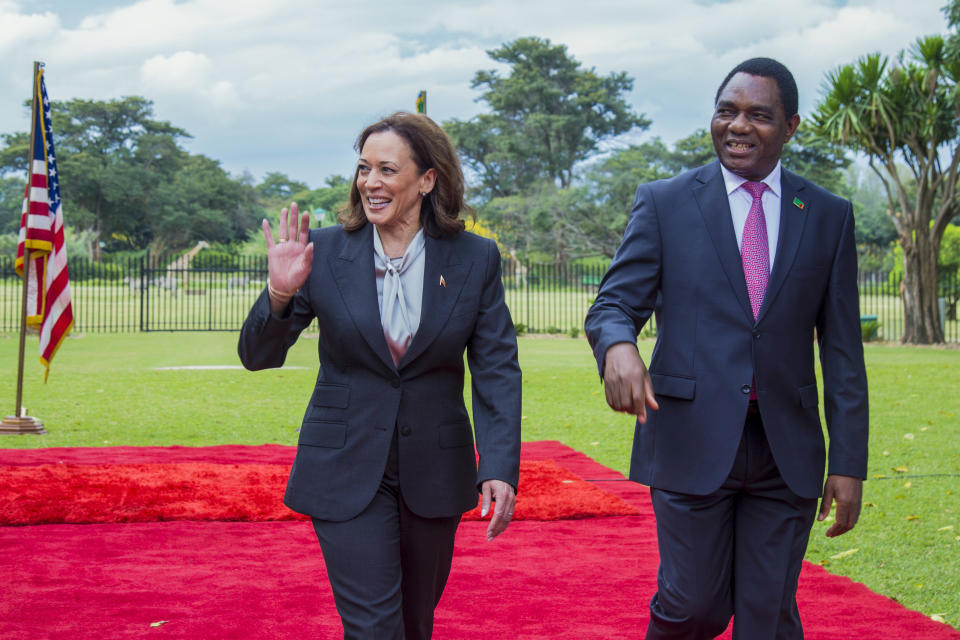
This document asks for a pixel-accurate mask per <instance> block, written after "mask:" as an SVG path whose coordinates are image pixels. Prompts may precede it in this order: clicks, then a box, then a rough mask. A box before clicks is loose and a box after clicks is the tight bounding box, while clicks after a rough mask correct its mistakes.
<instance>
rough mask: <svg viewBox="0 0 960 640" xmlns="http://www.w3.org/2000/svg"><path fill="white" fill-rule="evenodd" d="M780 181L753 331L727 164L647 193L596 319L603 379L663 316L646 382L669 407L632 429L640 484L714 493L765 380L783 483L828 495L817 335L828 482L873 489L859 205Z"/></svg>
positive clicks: (765, 412)
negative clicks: (831, 477)
mask: <svg viewBox="0 0 960 640" xmlns="http://www.w3.org/2000/svg"><path fill="white" fill-rule="evenodd" d="M781 184H782V197H781V214H780V216H781V217H780V235H779V238H778V240H777V252H776V257H775V260H774V264H773V268H772V270H771V274H770V280H769V283H768V285H767V291H766V295H765V296H764V299H763V304H762V307H761V309H760V313H759V317H758V319H757V320H756V321H754V319H753V313H752V311H751V308H750V300H749V297H748V295H747V285H746V280H745V278H744V275H743V267H742V264H741V261H740V252H739V249H738V247H737V240H736V235H735V232H734V229H733V222H732V219H731V215H730V206H729V201H728V199H727V194H726V190H725V187H724V182H723V177H722V174H721V172H720V165H719V163H718V162H714V163H712V164H710V165H707V166H705V167H701V168H699V169H695V170H692V171H689V172H686V173H684V174H682V175H679V176H677V177H675V178H672V179H669V180H663V181H658V182H653V183H650V184H645V185H641V186H640V188H639V189H638V190H637V195H636V200H635V202H634V207H633V212H632V213H631V216H630V221H629V223H628V224H627V229H626V232H625V234H624V238H623V242H622V244H621V246H620V248H619V249H618V251H617V253H616V255H615V256H614V259H613V261H612V263H611V265H610V269H609V270H608V272H607V273H606V275H605V276H604V279H603V282H602V283H601V286H600V290H599V292H598V294H597V297H596V301H595V303H594V305H593V307H592V308H591V309H590V311H589V313H588V315H587V319H586V334H587V337H588V338H589V340H590V344H591V346H592V347H593V350H594V355H595V356H596V359H597V363H598V364H599V367H600V373H601V375H603V368H604V362H605V360H604V358H605V356H606V352H607V349H609V348H610V346H611V345H613V344H616V343H618V342H631V343H633V342H635V341H636V336H637V334H638V333H639V331H640V329H641V328H642V326H643V324H644V323H645V322H646V321H647V319H648V318H649V317H650V314H651V313H654V312H656V318H657V334H658V335H657V343H656V346H655V347H654V351H653V357H652V359H651V361H650V366H649V370H650V375H651V378H652V381H653V388H654V392H655V394H656V396H657V402H658V404H659V406H660V409H659V411H649V410H648V414H647V415H648V418H647V422H646V423H645V424H642V425H641V424H639V423H637V426H636V433H635V437H634V446H633V455H632V460H631V470H630V477H631V479H633V480H636V481H638V482H642V483H644V484H647V485H650V486H653V487H657V488H661V489H666V490H669V491H675V492H680V493H689V494H696V495H702V494H708V493H711V492H713V491H715V490H716V489H717V488H719V487H720V485H721V484H722V482H723V481H724V479H725V478H726V476H727V474H728V473H729V471H730V469H731V467H732V465H733V460H734V457H735V455H736V452H737V447H738V445H739V442H740V435H741V432H742V430H743V424H744V419H745V417H746V412H747V405H748V402H749V393H750V384H751V379H752V378H754V377H755V378H756V385H757V396H758V398H757V399H758V403H759V408H760V413H761V416H762V418H763V424H764V428H765V430H766V433H767V439H768V441H769V443H770V448H771V450H772V452H773V455H774V459H775V460H776V462H777V466H778V467H779V469H780V473H781V475H782V476H783V478H784V480H785V481H786V483H787V485H788V486H789V487H790V489H791V490H792V491H793V492H794V493H796V494H797V495H799V496H801V497H805V498H813V497H816V496H818V495H820V493H821V490H822V484H823V473H824V458H825V449H824V438H823V433H822V429H821V425H820V415H819V406H818V392H817V380H816V375H815V372H814V350H813V341H814V329H816V337H817V339H818V340H819V349H820V361H821V365H822V371H823V390H824V391H823V395H824V397H823V401H824V413H825V415H826V419H827V430H828V432H829V436H830V455H829V473H831V474H841V475H849V476H855V477H860V478H863V477H865V475H866V465H867V422H868V420H867V379H866V372H865V368H864V362H863V345H862V338H861V331H860V311H859V298H858V292H857V281H856V275H857V255H856V245H855V242H854V220H853V212H852V209H851V206H850V203H849V202H847V201H845V200H843V199H841V198H838V197H836V196H834V195H832V194H831V193H829V192H827V191H825V190H824V189H822V188H820V187H818V186H817V185H815V184H813V183H811V182H809V181H807V180H804V179H803V178H800V177H799V176H797V175H795V174H793V173H790V172H789V171H786V170H784V171H783V173H782V179H781ZM795 199H796V200H797V202H799V203H802V206H798V205H797V204H795Z"/></svg>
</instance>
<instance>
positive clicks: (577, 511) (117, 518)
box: [0, 460, 639, 525]
mask: <svg viewBox="0 0 960 640" xmlns="http://www.w3.org/2000/svg"><path fill="white" fill-rule="evenodd" d="M289 472H290V465H289V464H252V463H245V464H221V463H210V462H174V463H147V464H75V463H68V464H62V463H56V464H41V465H34V466H17V467H0V487H4V488H5V491H4V493H3V494H2V495H0V525H29V524H92V523H110V522H159V521H163V520H220V521H227V522H236V521H244V522H261V521H269V520H306V519H308V518H307V517H306V516H303V515H301V514H298V513H295V512H293V511H291V510H290V509H288V508H287V507H285V506H284V505H283V502H282V499H283V491H284V487H285V486H286V483H287V475H288V474H289ZM520 486H521V487H522V488H523V490H522V491H521V493H520V495H519V497H518V499H517V505H516V508H515V510H514V520H564V519H568V518H590V517H597V516H611V515H637V514H638V513H639V511H637V508H636V507H633V506H631V505H629V504H627V503H626V502H624V501H623V500H622V499H621V498H618V497H617V496H614V495H611V494H609V493H607V492H605V491H603V490H602V489H599V488H597V487H595V486H594V485H592V484H589V483H587V482H584V481H583V480H582V479H581V478H579V477H578V476H576V475H574V474H573V473H571V472H570V471H567V470H566V469H564V468H562V467H560V466H557V464H556V463H554V462H552V461H550V460H529V461H528V460H525V461H523V462H521V463H520ZM65 495H66V496H70V500H62V499H61V498H62V496H65ZM479 519H480V508H479V506H478V507H477V508H476V509H474V510H473V511H470V512H468V513H466V514H465V515H464V520H479Z"/></svg>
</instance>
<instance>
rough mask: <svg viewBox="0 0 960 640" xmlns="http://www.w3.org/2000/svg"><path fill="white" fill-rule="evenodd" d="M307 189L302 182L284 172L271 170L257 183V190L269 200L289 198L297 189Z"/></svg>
mask: <svg viewBox="0 0 960 640" xmlns="http://www.w3.org/2000/svg"><path fill="white" fill-rule="evenodd" d="M307 189H309V187H307V185H306V184H305V183H303V182H299V181H297V180H293V179H291V178H289V177H288V176H287V174H285V173H280V172H278V171H271V172H270V173H268V174H267V175H266V176H265V177H264V179H263V182H261V183H260V184H258V185H257V192H258V193H259V194H260V195H262V196H263V197H264V198H268V199H270V200H289V199H290V198H291V197H292V196H293V194H295V193H297V192H298V191H306V190H307Z"/></svg>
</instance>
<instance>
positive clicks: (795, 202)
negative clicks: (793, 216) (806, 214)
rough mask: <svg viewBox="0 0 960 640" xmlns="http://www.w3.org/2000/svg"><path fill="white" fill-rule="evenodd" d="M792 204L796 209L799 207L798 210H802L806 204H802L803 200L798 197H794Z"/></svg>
mask: <svg viewBox="0 0 960 640" xmlns="http://www.w3.org/2000/svg"><path fill="white" fill-rule="evenodd" d="M793 206H795V207H796V208H797V209H800V211H803V208H804V207H805V206H807V205H806V204H804V202H803V200H801V199H800V198H794V199H793Z"/></svg>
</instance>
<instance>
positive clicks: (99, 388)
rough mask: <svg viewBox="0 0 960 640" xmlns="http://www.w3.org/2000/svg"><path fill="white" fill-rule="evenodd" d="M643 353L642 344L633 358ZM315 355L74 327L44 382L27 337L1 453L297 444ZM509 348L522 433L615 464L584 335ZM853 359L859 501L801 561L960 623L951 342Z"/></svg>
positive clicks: (615, 450) (618, 423) (956, 368)
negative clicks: (258, 368) (30, 431)
mask: <svg viewBox="0 0 960 640" xmlns="http://www.w3.org/2000/svg"><path fill="white" fill-rule="evenodd" d="M652 347H653V343H652V341H643V342H641V343H640V348H641V351H642V352H643V353H644V354H645V355H646V356H649V353H650V350H651V349H652ZM16 349H17V337H16V336H12V335H7V336H3V335H0V362H5V363H8V366H4V367H3V369H4V372H5V375H4V377H3V379H2V380H0V412H2V413H11V412H12V411H13V404H14V400H15V384H16V379H15V370H16ZM315 349H316V343H315V339H311V338H310V337H309V336H304V337H303V338H301V340H300V342H299V343H298V344H297V345H296V346H295V348H294V349H293V350H292V351H291V353H290V355H289V357H288V359H287V365H288V366H289V367H291V368H287V369H281V370H273V371H263V372H258V373H250V372H246V371H242V370H159V369H156V368H157V367H174V366H184V365H236V364H238V360H237V356H236V335H235V334H229V333H180V334H170V333H148V334H114V335H87V336H78V337H74V338H71V339H69V340H68V341H67V342H66V343H65V344H64V345H63V347H62V349H61V352H60V353H59V354H58V355H57V357H56V359H55V361H54V364H53V367H52V370H51V374H50V380H49V383H48V384H46V385H44V384H43V382H42V379H43V375H42V368H41V367H40V365H39V363H38V362H37V358H36V353H37V347H36V338H35V337H30V338H29V344H28V357H27V364H28V366H27V373H26V377H25V391H24V404H25V405H26V406H27V407H28V408H29V411H30V414H31V415H33V416H36V417H38V418H40V419H41V420H42V421H43V422H44V424H45V425H46V428H47V430H48V432H49V433H48V434H47V435H44V436H33V435H30V436H5V437H2V439H0V446H3V447H24V448H27V447H29V448H33V447H54V446H104V445H173V444H179V445H210V444H225V443H236V444H261V443H268V442H269V443H281V444H294V443H295V442H296V432H295V429H296V428H297V427H298V426H299V421H300V417H301V415H302V413H303V410H304V408H305V403H306V400H307V396H308V394H309V393H310V390H311V388H312V385H313V381H314V376H315V375H316V351H315ZM520 357H521V366H522V367H523V379H524V420H523V430H524V433H523V437H524V440H545V439H550V440H560V441H561V442H564V443H565V444H568V445H569V446H571V447H573V448H575V449H578V450H580V451H584V452H586V453H587V454H588V455H590V456H592V457H593V458H595V459H596V460H598V461H599V462H601V463H603V464H605V465H608V466H610V467H613V468H615V469H619V470H621V471H626V470H627V466H628V464H629V454H630V441H631V438H632V435H633V421H632V419H631V418H630V417H628V416H623V415H620V414H615V413H613V412H612V411H610V410H609V409H607V406H606V403H605V402H604V399H603V390H602V387H601V386H600V383H599V379H598V377H597V374H596V367H595V365H594V363H593V358H592V356H591V354H590V350H589V348H588V346H587V343H586V341H585V340H583V339H576V340H571V339H568V338H545V337H531V338H522V339H521V340H520ZM866 357H867V367H868V374H869V378H870V389H871V416H872V417H871V429H872V433H871V460H870V471H869V474H870V479H869V481H868V482H867V483H866V485H865V489H864V491H865V494H864V501H865V504H866V506H865V507H864V511H863V515H862V517H861V520H860V524H859V525H858V526H857V528H856V529H855V530H854V531H852V532H850V533H848V534H846V535H844V536H841V537H839V538H834V539H827V538H826V537H824V535H823V532H824V531H825V530H826V524H817V525H815V526H814V530H813V533H812V535H811V542H810V548H809V550H808V553H807V558H808V559H809V560H810V561H811V562H814V563H819V564H822V565H824V566H826V568H827V569H828V570H830V571H832V572H834V573H838V574H842V575H846V576H849V577H851V578H852V579H854V580H857V581H860V582H864V583H866V584H867V585H868V586H869V587H871V588H872V589H874V590H876V591H879V592H880V593H883V594H886V595H888V596H891V597H893V598H895V599H897V600H899V601H900V602H902V603H903V604H905V605H906V606H908V607H910V608H912V609H917V610H920V611H923V612H924V613H926V614H928V615H935V614H936V615H940V616H942V618H943V619H944V620H945V621H946V622H948V623H949V624H952V625H953V626H955V627H960V593H958V589H957V571H958V567H960V521H958V512H960V502H958V495H960V484H958V479H960V394H958V393H957V386H958V382H960V350H957V349H931V348H910V347H900V346H889V345H880V344H872V345H868V346H867V347H866ZM293 367H303V368H302V369H300V368H293ZM639 604H640V603H638V606H639Z"/></svg>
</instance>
